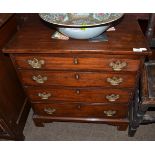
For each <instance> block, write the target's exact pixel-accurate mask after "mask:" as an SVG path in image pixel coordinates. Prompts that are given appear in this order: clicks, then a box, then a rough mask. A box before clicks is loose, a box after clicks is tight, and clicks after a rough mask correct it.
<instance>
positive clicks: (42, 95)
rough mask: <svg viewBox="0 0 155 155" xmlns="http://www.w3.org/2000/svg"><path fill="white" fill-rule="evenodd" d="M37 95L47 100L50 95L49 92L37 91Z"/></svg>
mask: <svg viewBox="0 0 155 155" xmlns="http://www.w3.org/2000/svg"><path fill="white" fill-rule="evenodd" d="M38 96H39V97H41V99H42V100H48V98H49V97H50V96H51V93H45V92H44V93H38Z"/></svg>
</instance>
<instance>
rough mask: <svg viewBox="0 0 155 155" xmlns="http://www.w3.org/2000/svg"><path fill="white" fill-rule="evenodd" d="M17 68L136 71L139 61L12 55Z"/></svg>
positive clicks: (106, 57) (105, 57) (117, 58)
mask: <svg viewBox="0 0 155 155" xmlns="http://www.w3.org/2000/svg"><path fill="white" fill-rule="evenodd" d="M14 58H15V61H16V64H17V66H18V68H23V69H52V70H79V69H81V70H106V71H137V70H138V68H139V64H140V61H139V60H132V59H127V58H126V59H125V58H119V57H116V56H104V57H99V58H94V57H80V56H78V57H73V56H72V57H52V56H35V55H34V56H16V55H15V56H14Z"/></svg>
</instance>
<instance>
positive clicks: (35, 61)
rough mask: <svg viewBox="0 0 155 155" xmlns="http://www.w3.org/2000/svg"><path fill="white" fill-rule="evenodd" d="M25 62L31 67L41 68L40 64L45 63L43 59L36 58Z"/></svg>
mask: <svg viewBox="0 0 155 155" xmlns="http://www.w3.org/2000/svg"><path fill="white" fill-rule="evenodd" d="M27 62H28V64H29V65H30V66H31V67H32V68H41V67H42V65H44V64H45V61H44V60H38V59H36V58H33V60H28V61H27Z"/></svg>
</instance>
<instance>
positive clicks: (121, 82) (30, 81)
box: [19, 70, 136, 88]
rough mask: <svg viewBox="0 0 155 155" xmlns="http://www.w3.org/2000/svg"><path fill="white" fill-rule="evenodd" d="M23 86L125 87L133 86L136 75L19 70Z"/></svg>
mask: <svg viewBox="0 0 155 155" xmlns="http://www.w3.org/2000/svg"><path fill="white" fill-rule="evenodd" d="M19 72H20V75H21V79H22V81H23V84H24V85H35V86H46V85H52V86H79V87H87V86H88V87H89V86H90V87H91V86H94V87H102V86H103V87H118V88H120V87H122V88H124V87H127V88H131V87H134V85H135V80H136V73H135V72H134V73H130V74H118V73H98V72H58V71H53V72H51V71H35V70H32V71H30V70H28V71H27V70H20V71H19Z"/></svg>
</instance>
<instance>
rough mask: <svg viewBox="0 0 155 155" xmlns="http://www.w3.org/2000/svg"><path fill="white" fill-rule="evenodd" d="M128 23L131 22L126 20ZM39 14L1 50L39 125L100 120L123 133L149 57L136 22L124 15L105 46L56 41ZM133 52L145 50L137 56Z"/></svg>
mask: <svg viewBox="0 0 155 155" xmlns="http://www.w3.org/2000/svg"><path fill="white" fill-rule="evenodd" d="M129 20H130V23H128V21H129ZM53 32H54V29H51V28H49V27H48V26H47V25H46V24H45V23H44V22H43V21H41V20H40V19H39V17H38V16H37V15H34V16H33V17H32V16H31V18H29V20H28V21H27V22H26V23H25V25H24V26H23V28H22V29H21V31H20V32H19V33H18V34H17V35H16V36H15V37H14V39H13V40H12V41H10V42H9V43H8V44H7V46H6V47H5V48H4V49H3V52H4V53H8V54H10V57H11V59H12V62H13V64H14V66H15V68H16V70H17V73H18V76H19V79H20V81H21V83H22V85H23V87H24V90H25V92H26V94H27V96H28V97H29V100H30V101H31V105H32V108H33V111H34V115H33V119H34V122H35V124H36V125H37V126H43V123H47V122H53V121H74V122H94V123H95V122H100V123H106V124H111V125H115V126H118V129H119V130H125V129H126V128H127V127H128V123H129V119H128V117H129V107H130V103H131V102H133V96H134V93H135V91H136V89H137V84H138V80H139V77H140V74H141V68H142V66H143V62H144V59H145V57H146V56H147V55H149V54H150V51H149V49H148V47H147V44H146V42H145V39H144V36H143V34H142V32H141V30H140V27H139V25H138V23H137V21H136V20H135V19H134V18H132V17H131V16H125V17H124V19H122V21H121V22H120V23H119V25H117V26H116V31H113V32H107V36H108V41H107V42H97V43H94V42H89V41H88V40H73V39H70V40H68V41H63V40H54V39H51V38H50V35H51V34H52V33H53ZM133 48H146V49H147V50H146V51H143V52H139V53H136V52H133Z"/></svg>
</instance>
